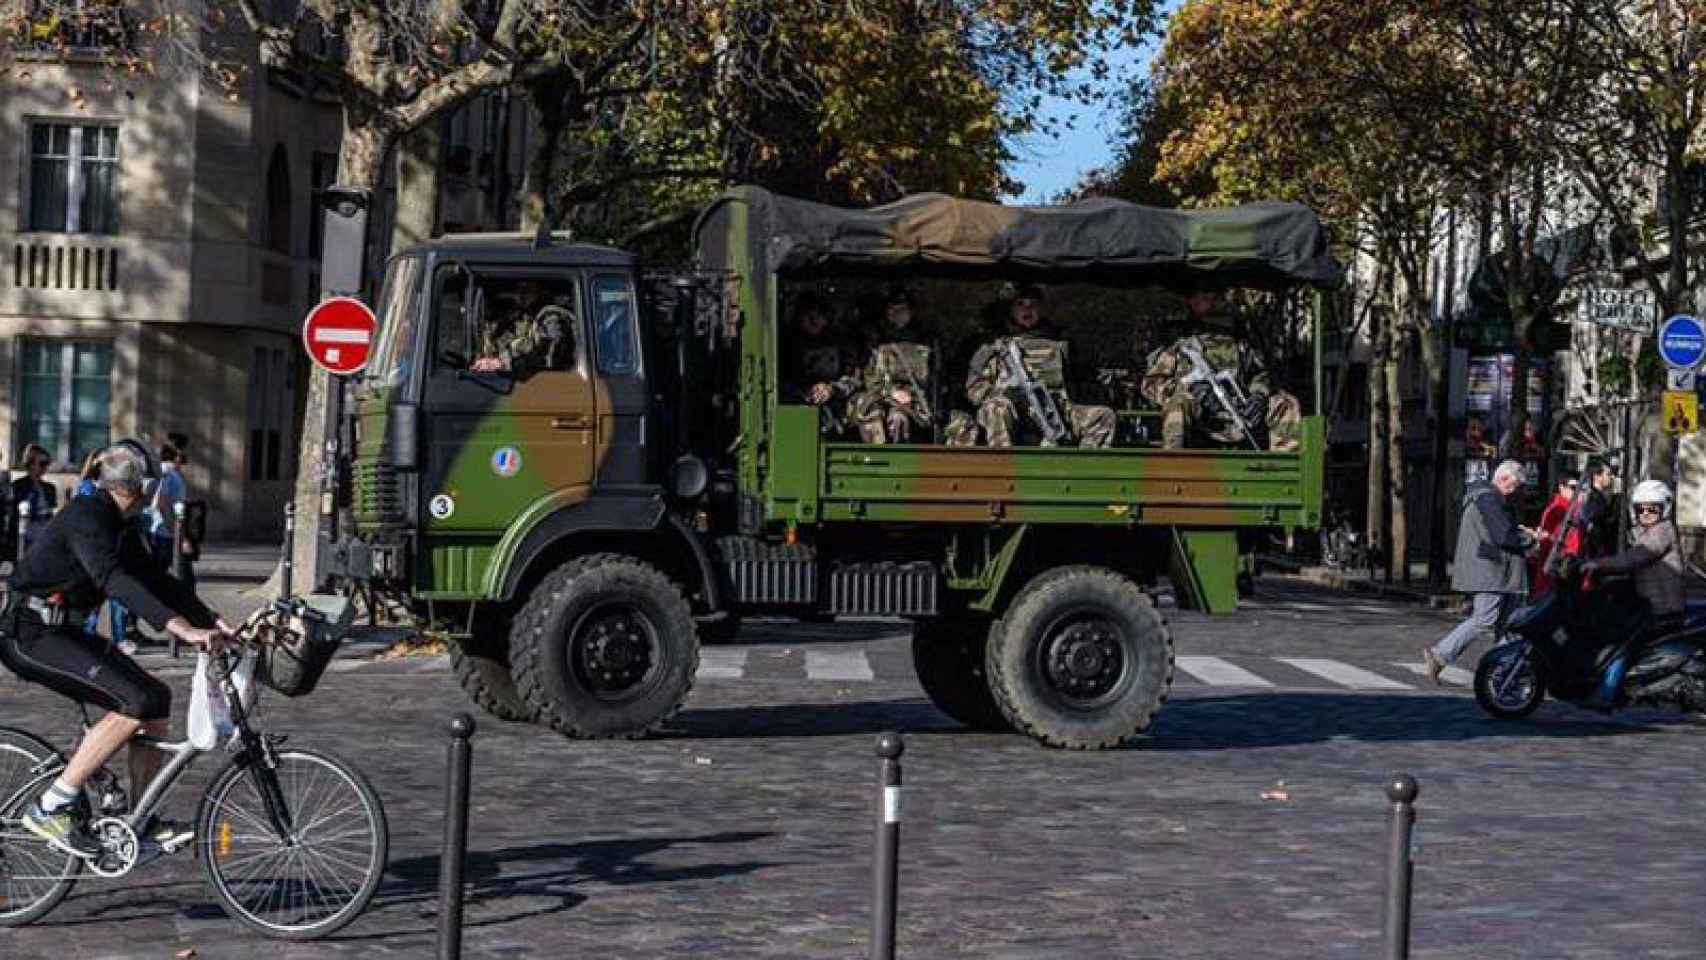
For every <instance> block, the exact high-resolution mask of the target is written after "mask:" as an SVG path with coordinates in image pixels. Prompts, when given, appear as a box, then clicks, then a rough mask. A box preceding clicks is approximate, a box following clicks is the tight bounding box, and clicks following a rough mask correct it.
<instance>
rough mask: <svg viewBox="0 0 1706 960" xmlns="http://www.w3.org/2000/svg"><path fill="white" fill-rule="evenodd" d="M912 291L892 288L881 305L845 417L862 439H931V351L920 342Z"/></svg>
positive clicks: (933, 405) (933, 406)
mask: <svg viewBox="0 0 1706 960" xmlns="http://www.w3.org/2000/svg"><path fill="white" fill-rule="evenodd" d="M914 301H915V298H914V297H913V295H912V291H911V290H908V289H907V288H905V287H896V288H894V289H893V290H890V291H889V295H888V297H887V299H886V300H885V301H884V303H883V317H882V319H881V320H880V321H878V324H879V325H880V328H881V331H882V332H881V334H880V336H879V337H878V342H877V343H875V344H874V345H873V346H872V347H871V350H870V354H869V356H868V358H867V359H866V362H865V368H864V370H863V371H861V374H860V379H861V385H862V389H860V391H859V392H858V393H855V394H854V395H853V399H852V400H851V401H850V402H849V403H848V404H847V415H848V417H849V419H851V420H852V421H853V423H855V424H856V425H857V426H858V427H859V438H860V439H861V440H863V441H865V442H866V443H912V442H915V441H916V442H920V443H932V442H934V441H935V439H936V436H935V413H936V409H935V394H934V393H933V392H932V391H933V388H934V380H935V378H934V376H933V370H934V368H933V366H932V364H933V363H934V361H935V351H934V350H933V349H932V348H931V347H930V346H929V345H927V344H925V343H921V342H919V339H920V338H919V334H918V331H917V329H916V327H915V326H914V319H913V308H914V307H915V306H916V304H915V302H914Z"/></svg>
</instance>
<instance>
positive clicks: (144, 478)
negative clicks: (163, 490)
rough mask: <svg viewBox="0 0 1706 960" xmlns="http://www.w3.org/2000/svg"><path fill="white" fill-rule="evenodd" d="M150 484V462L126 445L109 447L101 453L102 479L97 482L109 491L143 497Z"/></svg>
mask: <svg viewBox="0 0 1706 960" xmlns="http://www.w3.org/2000/svg"><path fill="white" fill-rule="evenodd" d="M147 484H148V464H147V463H145V462H144V461H143V459H142V458H141V457H139V456H137V455H136V452H135V451H134V450H131V449H130V448H129V447H125V446H116V447H108V448H107V449H106V450H105V451H104V452H103V453H102V454H101V479H100V480H98V481H97V482H96V485H97V486H99V487H100V488H101V489H102V490H105V491H107V492H108V493H122V494H124V495H125V496H127V497H141V496H142V493H143V490H144V489H146V487H147Z"/></svg>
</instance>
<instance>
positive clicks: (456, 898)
mask: <svg viewBox="0 0 1706 960" xmlns="http://www.w3.org/2000/svg"><path fill="white" fill-rule="evenodd" d="M473 736H474V718H473V717H470V716H468V715H467V714H466V713H459V714H457V715H456V716H454V717H452V718H451V719H450V750H449V754H448V756H449V760H448V763H447V764H446V771H445V780H446V782H445V787H444V850H443V851H442V852H441V853H440V854H439V861H438V960H461V958H462V868H463V866H464V865H465V861H466V860H467V858H468V772H469V768H470V766H471V761H472V760H473V750H472V748H471V747H470V745H469V743H468V741H469V738H471V737H473Z"/></svg>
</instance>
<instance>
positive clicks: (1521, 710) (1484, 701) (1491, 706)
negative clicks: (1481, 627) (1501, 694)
mask: <svg viewBox="0 0 1706 960" xmlns="http://www.w3.org/2000/svg"><path fill="white" fill-rule="evenodd" d="M1494 649H1495V650H1497V648H1496V647H1495V648H1494ZM1493 663H1494V660H1493V655H1492V654H1491V653H1488V654H1484V655H1482V657H1481V662H1480V663H1477V664H1476V665H1475V679H1474V680H1473V681H1472V683H1473V686H1474V690H1475V703H1476V704H1477V705H1478V706H1480V708H1481V709H1482V711H1484V712H1485V713H1486V714H1487V715H1488V716H1490V717H1493V718H1495V719H1498V720H1521V719H1523V718H1524V717H1527V716H1529V715H1531V714H1533V713H1534V711H1536V710H1539V709H1540V705H1541V704H1543V703H1545V702H1546V678H1545V677H1544V676H1542V675H1541V674H1540V672H1539V671H1537V670H1536V671H1535V672H1534V698H1533V699H1532V700H1531V701H1529V702H1528V703H1525V704H1523V705H1522V706H1521V707H1518V708H1517V709H1515V710H1512V709H1510V708H1508V707H1504V706H1501V705H1499V704H1498V703H1496V702H1494V700H1493V695H1492V689H1491V688H1492V680H1491V675H1492V667H1493ZM1529 669H1530V670H1534V665H1533V664H1530V665H1529Z"/></svg>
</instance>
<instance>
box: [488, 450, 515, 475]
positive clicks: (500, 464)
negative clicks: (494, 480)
mask: <svg viewBox="0 0 1706 960" xmlns="http://www.w3.org/2000/svg"><path fill="white" fill-rule="evenodd" d="M492 472H493V473H495V474H497V475H498V476H500V477H513V476H515V475H516V474H518V473H520V472H521V451H520V450H517V449H516V448H514V447H499V448H497V449H496V450H494V451H492Z"/></svg>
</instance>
